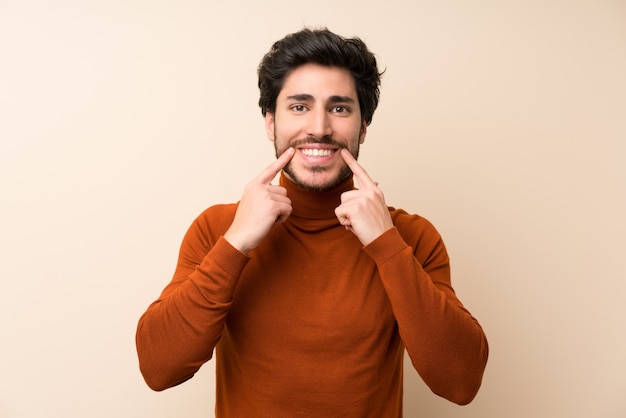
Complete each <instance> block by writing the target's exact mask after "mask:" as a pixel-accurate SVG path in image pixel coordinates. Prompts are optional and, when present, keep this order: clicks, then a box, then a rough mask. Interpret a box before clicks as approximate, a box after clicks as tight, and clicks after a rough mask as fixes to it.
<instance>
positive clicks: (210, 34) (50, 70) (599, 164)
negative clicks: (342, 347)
mask: <svg viewBox="0 0 626 418" xmlns="http://www.w3.org/2000/svg"><path fill="white" fill-rule="evenodd" d="M303 25H328V26H329V27H330V28H331V29H333V30H335V31H337V32H340V33H342V34H345V35H359V36H361V37H362V38H364V39H365V40H366V41H367V42H368V44H369V45H370V47H371V48H372V49H373V50H374V51H375V52H376V53H377V55H378V57H379V60H380V64H381V65H382V66H384V67H387V73H386V75H385V77H384V81H383V88H382V99H381V104H380V108H379V111H378V113H377V114H376V115H375V117H374V123H373V124H372V126H371V128H370V131H369V135H368V138H367V141H366V143H365V145H364V148H363V150H362V159H361V161H362V164H363V165H364V166H365V167H366V168H367V169H368V171H369V172H370V174H371V175H372V177H374V178H375V179H376V180H377V181H378V182H379V183H380V185H381V187H382V188H383V189H384V191H385V193H386V196H387V200H388V202H389V203H390V204H393V205H395V206H400V207H404V208H406V209H408V210H410V211H412V212H417V213H420V214H422V215H424V216H426V217H427V218H429V219H430V220H431V221H433V222H434V223H435V225H436V226H437V227H438V228H439V229H440V231H441V232H442V234H443V236H444V239H445V241H446V243H447V245H448V247H449V251H450V253H451V256H452V262H453V282H454V284H455V287H456V290H457V292H458V293H459V295H460V297H461V298H462V300H463V301H464V302H465V304H466V305H467V306H468V307H469V308H470V310H472V312H473V313H474V314H475V315H476V316H477V317H478V318H479V319H480V321H481V322H482V324H483V326H484V328H485V330H486V332H487V334H488V337H489V340H490V344H491V357H490V361H489V366H488V369H487V373H486V375H485V380H484V385H483V388H482V390H481V392H480V393H479V395H478V397H477V398H476V400H475V401H474V403H473V404H471V405H470V406H467V407H457V406H454V405H451V404H448V403H447V402H446V401H443V400H440V399H439V398H436V397H435V396H434V395H432V394H430V392H429V391H428V390H427V389H426V388H425V387H424V386H423V384H422V383H421V382H420V380H419V378H418V376H417V375H416V373H415V372H414V371H413V370H412V369H410V368H407V372H406V390H405V399H406V400H405V405H406V416H407V417H433V418H450V417H467V418H469V417H471V418H503V417H507V418H543V417H549V418H552V417H568V418H591V417H594V418H597V417H602V418H624V417H626V400H625V399H626V398H625V393H626V354H624V353H626V332H625V326H624V320H625V319H626V307H625V303H624V302H623V299H624V294H625V293H626V283H625V282H626V267H624V257H625V250H626V244H625V242H624V240H625V239H624V237H625V234H626V221H625V220H624V215H625V214H626V168H625V165H626V164H625V160H626V145H625V143H626V3H625V2H624V1H622V0H613V1H610V0H573V1H554V0H547V1H539V0H531V1H495V0H476V1H472V2H469V1H461V0H443V1H409V0H406V1H393V0H391V1H364V0H359V1H356V0H346V1H343V2H337V1H326V0H321V1H317V2H285V1H276V0H268V1H265V2H253V1H250V2H248V3H243V2H236V1H233V2H211V1H198V0H194V1H192V0H183V1H172V0H162V1H140V0H129V1H106V0H91V1H87V0H84V1H79V0H74V1H72V0H58V1H54V2H52V1H43V0H0V61H1V63H0V257H1V262H0V279H1V287H0V298H1V301H0V339H1V343H0V376H1V377H0V417H6V418H24V417H76V418H78V417H80V418H82V417H98V418H99V417H132V418H136V417H150V418H157V417H163V418H164V417H183V416H184V417H187V418H191V417H209V416H212V408H213V390H214V384H213V366H212V365H211V364H208V365H206V366H205V367H204V368H203V369H202V370H201V371H200V373H199V374H198V375H197V376H196V377H195V378H194V379H193V380H192V381H189V382H187V383H186V384H184V385H182V386H180V387H177V388H174V389H171V390H169V391H166V392H163V393H153V392H151V391H150V390H149V389H148V388H147V387H146V386H145V385H144V383H143V381H142V379H141V377H140V375H139V372H138V369H137V362H136V357H135V351H134V332H135V325H136V321H137V319H138V317H139V315H140V314H141V313H142V312H143V310H144V309H145V308H146V307H147V305H148V304H149V303H150V302H151V301H152V300H153V299H154V298H156V296H157V295H158V293H159V292H160V290H161V289H162V288H163V286H165V284H166V283H167V282H168V281H169V279H170V275H171V273H172V271H173V268H174V264H175V261H176V256H177V252H178V246H179V243H180V240H181V238H182V235H183V234H184V232H185V230H186V228H187V227H188V225H189V223H190V222H191V221H192V219H193V218H194V217H195V216H196V215H197V214H199V213H200V211H202V210H203V209H204V208H205V207H207V206H209V205H211V204H214V203H219V202H225V201H234V200H236V199H238V197H239V195H240V192H241V190H242V188H243V186H244V184H245V183H246V182H247V181H248V179H249V178H251V177H252V176H253V175H255V174H256V173H257V172H258V171H259V170H260V169H261V168H262V167H264V166H265V165H267V164H268V163H269V162H270V161H271V160H272V158H273V156H272V147H271V145H270V144H269V143H268V142H267V140H266V139H265V136H264V133H263V122H262V119H261V116H260V113H259V111H258V108H257V106H256V101H257V89H256V78H255V77H256V74H255V70H256V65H257V63H258V61H259V59H260V58H261V56H262V55H263V53H264V52H265V51H266V50H267V49H268V48H269V46H270V44H271V43H272V42H273V41H274V40H276V39H277V38H279V37H282V36H283V35H284V34H286V33H288V32H292V31H295V30H298V29H300V28H301V27H302V26H303Z"/></svg>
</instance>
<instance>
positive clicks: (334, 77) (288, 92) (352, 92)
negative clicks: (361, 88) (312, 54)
mask: <svg viewBox="0 0 626 418" xmlns="http://www.w3.org/2000/svg"><path fill="white" fill-rule="evenodd" d="M302 94H307V95H310V96H312V97H314V98H316V99H319V100H322V99H326V98H329V97H332V96H345V97H350V98H352V99H353V100H354V101H357V99H358V97H357V93H356V85H355V81H354V77H353V76H352V73H350V71H348V70H347V69H345V68H340V67H327V66H323V65H319V64H304V65H301V66H300V67H297V68H296V69H294V70H292V71H291V72H290V73H289V75H288V76H287V77H286V78H285V82H284V84H283V88H282V90H281V91H280V93H279V94H278V100H281V99H285V98H286V97H290V96H294V95H302Z"/></svg>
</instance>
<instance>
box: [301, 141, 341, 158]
mask: <svg viewBox="0 0 626 418" xmlns="http://www.w3.org/2000/svg"><path fill="white" fill-rule="evenodd" d="M298 151H299V152H300V154H302V156H303V157H305V158H306V159H307V160H312V161H316V162H321V161H324V160H330V159H332V158H333V156H334V155H335V154H337V152H338V151H339V147H336V146H332V145H328V144H306V145H303V146H300V147H298Z"/></svg>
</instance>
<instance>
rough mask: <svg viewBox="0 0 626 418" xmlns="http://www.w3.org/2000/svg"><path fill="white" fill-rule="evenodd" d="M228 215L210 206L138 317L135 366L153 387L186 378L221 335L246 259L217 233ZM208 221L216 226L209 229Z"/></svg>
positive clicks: (228, 210) (229, 210)
mask: <svg viewBox="0 0 626 418" xmlns="http://www.w3.org/2000/svg"><path fill="white" fill-rule="evenodd" d="M232 213H234V209H233V208H232V207H229V206H221V207H214V208H210V209H209V210H207V212H205V213H204V214H202V215H201V216H200V217H199V218H198V219H196V221H195V222H194V223H193V224H192V226H191V227H190V228H189V230H188V232H187V234H186V235H185V238H184V239H183V243H182V245H181V250H180V255H179V260H178V265H177V267H176V271H175V273H174V277H173V279H172V281H171V282H170V283H169V285H168V286H167V287H166V288H165V289H164V290H163V292H162V293H161V296H160V297H159V298H158V299H157V300H156V301H155V302H154V303H152V304H151V305H150V306H149V307H148V309H147V311H146V312H145V313H144V314H143V315H142V317H141V318H140V320H139V324H138V327H137V334H136V344H137V353H138V356H139V366H140V370H141V372H142V374H143V376H144V379H145V380H146V383H147V384H148V385H149V386H150V387H151V388H152V389H154V390H163V389H167V388H168V387H171V386H175V385H177V384H179V383H182V382H184V381H185V380H188V379H189V378H191V377H192V376H193V375H194V374H195V372H196V371H197V370H198V369H199V368H200V366H201V365H202V364H204V363H205V362H206V361H208V360H209V359H210V358H211V357H212V354H213V349H214V347H215V344H216V343H217V342H218V341H219V339H220V336H221V333H222V329H223V326H224V320H225V318H226V315H227V313H228V310H229V307H230V305H231V302H232V296H233V292H234V289H235V286H236V284H237V280H238V278H239V276H240V275H241V272H242V271H243V269H244V267H245V266H246V264H247V263H248V261H249V258H248V257H247V256H246V255H244V254H242V253H241V252H239V251H238V250H237V249H235V248H234V247H232V246H231V245H230V244H229V243H228V241H226V240H225V239H224V238H223V237H222V236H221V234H223V232H224V230H225V228H226V227H227V226H228V225H230V221H231V219H232ZM208 219H211V225H217V227H212V228H209V222H208ZM224 225H226V226H224Z"/></svg>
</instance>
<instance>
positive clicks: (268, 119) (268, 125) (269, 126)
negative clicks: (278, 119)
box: [265, 112, 276, 142]
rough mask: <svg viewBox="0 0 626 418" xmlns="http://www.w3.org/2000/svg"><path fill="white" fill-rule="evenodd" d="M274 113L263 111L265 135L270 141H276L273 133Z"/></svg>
mask: <svg viewBox="0 0 626 418" xmlns="http://www.w3.org/2000/svg"><path fill="white" fill-rule="evenodd" d="M274 125H275V122H274V115H273V114H271V113H270V112H267V113H265V135H267V139H269V140H270V141H271V142H274V141H276V136H275V135H274Z"/></svg>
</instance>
